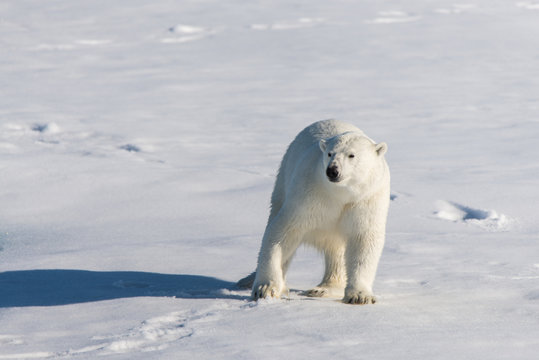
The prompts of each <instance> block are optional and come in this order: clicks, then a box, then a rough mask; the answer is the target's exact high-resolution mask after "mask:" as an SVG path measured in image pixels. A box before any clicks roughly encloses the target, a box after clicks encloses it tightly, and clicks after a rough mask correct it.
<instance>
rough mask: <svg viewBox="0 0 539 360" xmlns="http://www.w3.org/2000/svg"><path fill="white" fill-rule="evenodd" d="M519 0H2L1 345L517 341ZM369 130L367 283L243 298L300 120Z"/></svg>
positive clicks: (321, 354)
mask: <svg viewBox="0 0 539 360" xmlns="http://www.w3.org/2000/svg"><path fill="white" fill-rule="evenodd" d="M538 9H539V2H536V1H527V2H523V1H509V0H503V1H502V0H477V1H470V2H460V3H457V4H455V3H453V2H451V1H447V0H431V1H426V0H424V1H420V0H407V1H397V0H388V1H376V0H361V1H351V0H336V1H322V0H316V1H306V0H298V1H284V0H282V1H268V0H255V1H240V0H232V1H218V0H204V1H194V0H193V1H187V0H186V1H181V2H178V1H172V0H158V1H142V0H129V1H127V0H118V1H113V2H111V1H103V0H92V1H86V0H85V1H82V0H80V1H68V0H51V1H38V0H24V1H22V0H4V1H2V2H1V3H0V33H1V34H2V36H0V46H1V55H0V79H1V84H2V86H0V271H2V272H0V324H1V326H0V359H49V358H52V359H57V358H59V359H61V358H77V359H95V358H111V359H191V358H197V359H210V358H211V359H253V358H258V359H276V358H314V359H322V358H345V359H367V358H370V359H395V358H398V359H433V358H435V359H536V358H537V353H538V352H539V235H538V232H539V221H538V220H537V214H538V213H539V205H538V204H539V190H538V189H539V162H538V160H537V159H538V157H539V145H537V139H538V138H539V81H538V79H539V66H538V62H539V36H538V34H539V10H538ZM325 118H338V119H341V120H345V121H349V122H352V123H354V124H356V125H357V126H359V127H360V128H362V129H363V130H364V131H365V132H366V133H367V134H368V135H369V136H371V137H372V138H374V139H376V140H378V141H385V142H387V143H388V144H389V152H388V154H387V158H388V162H389V165H390V168H391V171H392V203H391V209H390V215H389V221H388V234H387V244H386V247H385V250H384V254H383V257H382V260H381V263H380V267H379V272H378V276H377V280H376V282H375V292H376V293H377V295H378V300H379V302H378V303H377V304H376V305H373V306H349V305H345V304H342V303H340V302H339V301H338V299H312V298H306V297H303V296H301V295H299V293H300V291H301V290H306V289H309V288H310V287H312V286H314V285H316V284H317V282H318V281H319V280H320V279H321V276H322V271H323V265H322V257H321V256H320V255H319V254H317V253H316V252H315V251H313V250H311V249H302V250H300V251H299V252H298V255H297V257H296V259H295V261H294V263H293V265H292V268H291V269H290V274H289V285H290V286H291V289H292V290H291V291H290V294H289V296H288V297H287V298H285V299H282V300H262V301H259V302H258V303H254V302H251V301H250V300H249V291H238V290H236V289H234V286H233V285H234V282H235V281H236V280H238V279H240V278H241V277H243V276H245V275H247V274H248V273H250V272H251V271H252V270H254V269H255V266H256V256H257V252H258V249H259V246H260V240H261V236H262V233H263V231H264V227H265V221H266V218H267V215H268V204H269V197H270V193H271V190H272V185H273V180H274V176H275V174H276V171H277V167H278V164H279V161H280V158H281V156H282V154H283V153H284V151H285V148H286V146H287V144H288V143H289V142H290V141H291V140H292V138H293V137H294V136H295V135H296V133H297V132H298V131H300V130H301V129H302V128H304V127H305V126H306V125H308V124H310V123H312V122H314V121H316V120H321V119H325Z"/></svg>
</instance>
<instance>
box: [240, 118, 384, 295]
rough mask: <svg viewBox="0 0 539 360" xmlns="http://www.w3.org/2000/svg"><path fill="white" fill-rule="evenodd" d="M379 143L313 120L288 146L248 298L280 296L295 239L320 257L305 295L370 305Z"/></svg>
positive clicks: (380, 217)
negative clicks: (320, 266) (319, 275)
mask: <svg viewBox="0 0 539 360" xmlns="http://www.w3.org/2000/svg"><path fill="white" fill-rule="evenodd" d="M386 151H387V145H386V144H385V143H379V144H376V143H375V142H374V141H372V140H371V139H370V138H369V137H367V136H366V135H365V134H364V133H363V132H362V131H361V130H360V129H358V128H357V127H355V126H354V125H351V124H348V123H345V122H342V121H337V120H323V121H318V122H315V123H314V124H312V125H310V126H308V127H306V128H305V129H304V130H303V131H301V132H300V133H299V134H298V135H297V136H296V138H295V139H294V141H293V142H292V143H291V144H290V146H289V147H288V150H287V151H286V153H285V155H284V157H283V160H282V162H281V166H280V168H279V172H278V174H277V179H276V182H275V187H274V190H273V193H272V196H271V211H270V215H269V219H268V223H267V226H266V230H265V232H264V236H263V239H262V246H261V248H260V253H259V256H258V266H257V269H256V272H255V273H252V274H251V275H249V276H247V277H246V278H244V279H242V280H240V281H239V282H238V285H239V286H242V287H245V286H250V285H251V284H252V298H253V299H254V300H257V299H260V298H266V297H280V296H281V294H283V293H284V292H286V291H287V288H286V284H285V275H286V272H287V269H288V267H289V265H290V262H291V260H292V257H293V256H294V253H295V252H296V249H297V248H298V246H299V245H300V244H309V245H312V246H314V247H315V248H317V249H319V250H320V251H321V252H323V254H324V258H325V273H324V277H323V279H322V282H321V283H320V284H319V285H318V286H316V287H315V288H313V289H311V290H308V291H306V292H305V295H307V296H319V297H321V296H336V295H337V296H342V294H343V289H344V298H343V302H345V303H349V304H374V303H375V302H376V298H375V297H374V295H373V292H372V286H373V282H374V277H375V274H376V269H377V267H378V261H379V259H380V256H381V254H382V248H383V245H384V240H385V228H386V220H387V213H388V208H389V198H390V193H389V187H390V183H389V168H388V165H387V163H386V160H385V158H384V154H385V153H386Z"/></svg>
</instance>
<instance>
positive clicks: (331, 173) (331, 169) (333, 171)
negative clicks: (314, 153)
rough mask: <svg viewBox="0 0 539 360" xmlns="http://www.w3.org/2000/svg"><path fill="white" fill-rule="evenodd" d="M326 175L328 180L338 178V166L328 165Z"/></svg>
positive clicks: (334, 180)
mask: <svg viewBox="0 0 539 360" xmlns="http://www.w3.org/2000/svg"><path fill="white" fill-rule="evenodd" d="M326 175H327V177H328V179H329V180H330V181H333V182H336V181H337V179H338V178H339V168H338V167H337V166H336V165H333V166H328V168H327V170H326Z"/></svg>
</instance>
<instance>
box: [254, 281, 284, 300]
mask: <svg viewBox="0 0 539 360" xmlns="http://www.w3.org/2000/svg"><path fill="white" fill-rule="evenodd" d="M251 297H252V298H253V300H255V301H256V300H258V299H265V298H269V297H271V298H279V297H281V290H280V289H279V286H278V285H277V284H275V283H274V282H273V281H270V282H269V283H267V284H257V285H255V286H254V287H253V292H252V294H251Z"/></svg>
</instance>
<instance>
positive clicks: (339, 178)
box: [328, 176, 342, 183]
mask: <svg viewBox="0 0 539 360" xmlns="http://www.w3.org/2000/svg"><path fill="white" fill-rule="evenodd" d="M328 180H329V181H331V182H332V183H339V182H341V181H342V177H340V176H338V177H329V176H328Z"/></svg>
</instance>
